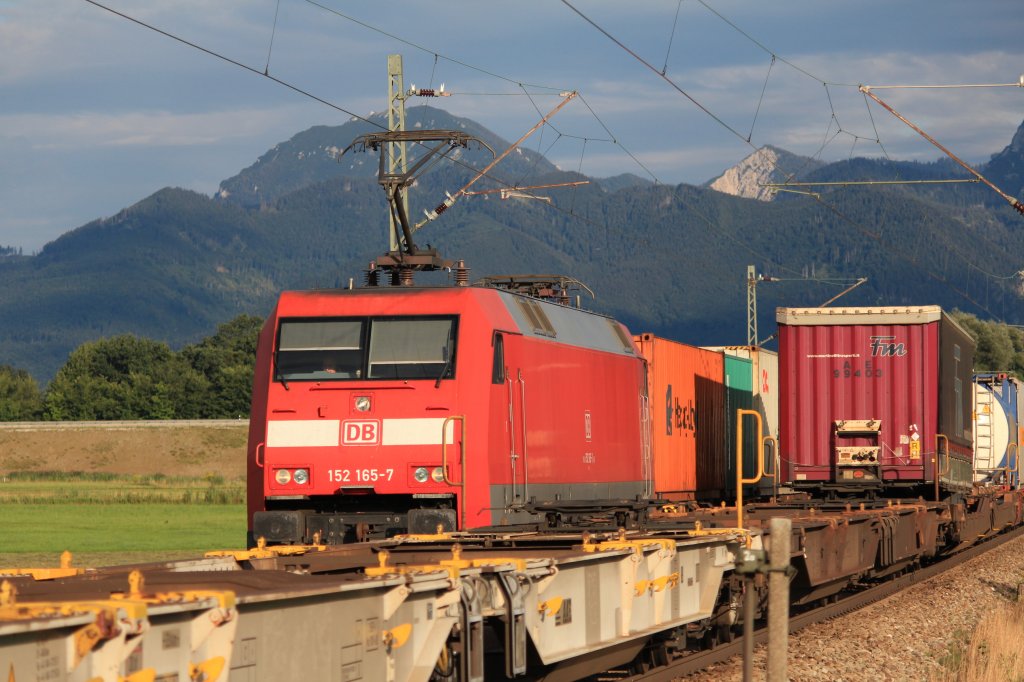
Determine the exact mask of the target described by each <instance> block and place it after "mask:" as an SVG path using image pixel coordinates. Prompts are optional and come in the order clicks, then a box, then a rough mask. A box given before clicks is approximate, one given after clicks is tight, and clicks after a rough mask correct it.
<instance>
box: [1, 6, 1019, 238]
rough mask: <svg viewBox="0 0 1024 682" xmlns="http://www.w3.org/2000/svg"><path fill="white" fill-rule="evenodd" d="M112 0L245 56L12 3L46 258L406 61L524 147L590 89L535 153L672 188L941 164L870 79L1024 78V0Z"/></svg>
mask: <svg viewBox="0 0 1024 682" xmlns="http://www.w3.org/2000/svg"><path fill="white" fill-rule="evenodd" d="M103 4H105V5H107V6H108V7H110V8H111V9H114V10H116V11H118V12H121V13H123V14H125V15H128V16H130V17H133V18H135V19H137V20H139V21H143V22H145V23H147V24H150V25H151V26H153V27H155V28H158V29H160V30H162V31H164V32H166V33H170V34H173V35H175V36H177V37H179V38H181V39H182V40H186V41H188V42H190V43H193V44H194V45H197V46H199V47H202V48H204V49H206V50H209V51H210V52H215V53H218V54H219V55H222V56H223V57H224V58H226V59H229V60H232V61H234V62H237V64H232V63H229V62H228V61H225V60H224V59H221V58H218V57H215V56H213V55H211V54H209V53H206V52H203V51H201V50H200V49H197V48H196V47H191V46H188V45H185V44H183V43H181V42H178V41H176V40H174V39H172V38H169V37H167V36H166V35H162V34H160V33H157V32H155V31H154V30H151V29H149V28H145V27H143V26H140V25H139V24H137V23H133V22H131V21H129V20H127V19H125V18H123V17H121V16H117V15H115V14H113V13H111V12H109V11H107V10H104V9H102V8H100V7H97V6H96V5H94V4H91V3H90V2H87V0H0V246H13V247H20V248H22V249H23V250H24V252H25V253H35V252H38V251H39V250H40V249H41V248H42V246H43V245H44V244H46V243H47V242H49V241H52V240H53V239H55V238H56V237H58V236H59V235H61V234H63V233H64V232H67V231H69V230H72V229H74V228H76V227H79V226H81V225H83V224H85V223H87V222H89V221H91V220H94V219H97V218H102V217H107V216H111V215H113V214H116V213H117V212H118V211H120V210H121V209H122V208H125V207H127V206H130V205H132V204H133V203H135V202H137V201H139V200H141V199H143V198H145V197H146V196H148V195H150V194H152V193H153V192H155V191H157V190H159V189H161V188H163V187H167V186H174V187H184V188H188V189H192V190H195V191H197V192H202V193H204V194H208V195H211V194H213V193H214V192H215V191H216V190H217V188H218V184H219V183H220V181H221V180H224V179H226V178H228V177H231V176H233V175H235V174H236V173H237V172H238V171H239V170H241V169H242V168H244V167H246V166H248V165H250V164H252V163H253V162H254V161H255V160H256V159H257V157H259V156H260V155H261V154H263V153H264V152H265V151H266V150H267V149H269V148H271V147H272V146H273V145H274V144H276V143H278V142H281V141H284V140H287V139H289V138H290V137H292V136H293V135H295V134H296V133H298V132H300V131H302V130H305V129H306V128H309V127H310V126H313V125H340V124H342V123H344V122H346V121H347V120H349V119H350V116H351V115H358V116H367V115H369V114H370V113H371V112H380V111H382V110H386V106H387V55H388V54H392V53H400V54H402V55H403V60H404V71H405V84H406V86H407V87H410V86H412V85H416V86H418V87H429V86H433V87H435V88H436V87H438V86H439V85H440V84H441V83H444V84H445V89H446V91H448V92H451V93H452V96H451V97H446V98H443V99H440V98H438V99H431V100H427V99H422V98H412V99H410V100H409V101H408V104H407V106H417V105H419V104H421V103H424V104H431V105H432V106H439V107H442V108H444V109H447V110H449V111H451V112H452V113H454V114H456V115H459V116H465V117H469V118H472V119H474V120H476V121H477V122H479V123H481V124H482V125H484V126H486V127H487V128H490V129H491V130H493V131H495V132H496V133H498V134H499V135H501V136H503V137H504V138H505V139H507V140H510V141H511V140H515V139H517V138H518V137H519V136H520V135H522V134H523V133H524V132H526V131H527V130H528V129H529V128H531V127H532V126H533V125H534V124H535V123H537V121H538V120H539V119H540V117H541V115H542V114H543V113H546V112H547V111H549V110H550V109H552V108H554V107H555V105H556V104H557V103H558V102H559V101H561V98H560V96H559V93H560V92H564V91H569V90H575V91H577V92H579V93H580V95H581V96H580V97H579V98H577V99H575V100H573V101H572V102H570V103H569V104H568V105H567V106H566V107H565V108H564V109H563V110H562V111H561V112H559V113H558V114H557V115H556V116H555V117H553V118H552V119H551V125H550V127H547V128H545V129H544V130H543V131H541V132H538V133H536V134H535V135H534V136H532V137H531V138H530V139H529V140H527V141H526V142H525V143H524V146H525V147H529V148H531V149H535V150H537V151H541V152H543V153H544V154H546V155H547V156H548V157H549V158H550V159H551V160H552V161H553V162H555V163H557V164H558V165H559V166H560V167H561V168H563V169H565V170H578V171H580V172H582V173H585V174H587V175H592V176H598V177H606V176H612V175H617V174H619V173H634V174H636V175H640V176H642V177H647V178H649V179H653V180H656V181H657V182H661V183H666V184H678V183H691V184H701V183H703V182H706V181H707V180H710V179H711V178H713V177H716V176H717V175H718V174H720V173H721V172H722V171H724V170H725V169H727V168H729V167H731V166H733V165H735V164H737V163H738V162H740V161H741V160H742V159H743V158H745V157H746V156H748V155H749V154H750V153H752V152H753V151H754V150H755V149H757V148H759V147H761V146H763V145H773V146H776V147H781V148H783V149H786V150H787V151H790V152H793V153H796V154H801V155H805V156H815V157H818V158H821V159H823V160H825V161H835V160H841V159H846V158H849V157H851V156H875V157H877V156H882V155H887V156H888V157H890V158H893V159H908V160H920V161H932V160H935V159H937V158H938V157H939V156H940V154H941V153H940V152H939V151H938V150H937V149H936V148H935V147H933V146H931V145H930V144H929V143H928V142H926V141H925V140H924V139H922V138H921V137H920V136H918V135H917V134H916V133H914V132H913V131H912V130H910V129H909V128H908V127H906V126H905V125H904V124H903V123H901V122H899V121H898V120H897V119H896V118H895V117H893V116H892V115H891V114H889V113H887V112H885V111H884V110H883V109H881V108H880V107H879V106H878V105H877V104H874V103H870V104H869V102H868V101H867V100H866V99H865V97H864V95H863V94H861V93H860V92H859V91H858V89H857V86H858V85H859V84H867V85H872V86H883V85H901V86H906V85H937V84H943V85H964V84H986V85H987V84H1010V83H1018V82H1019V80H1020V79H1021V77H1022V74H1024V40H1022V38H1021V36H1022V35H1024V11H1022V10H1024V7H1022V6H1021V5H1020V3H1019V0H972V1H971V2H938V3H937V2H934V0H932V1H930V2H928V1H925V0H900V1H898V2H894V1H893V0H885V1H882V0H858V1H857V2H822V1H821V0H775V1H773V2H751V1H750V0H745V1H744V0H703V1H702V0H639V1H638V0H634V1H631V2H622V0H566V1H561V0H516V1H515V2H493V1H489V0H443V1H441V0H416V1H409V0H390V1H389V2H386V3H385V2H380V1H379V0H348V1H343V0H216V1H215V2H210V1H208V0H174V1H173V2H172V1H170V0H109V2H106V1H104V3H103ZM581 15H583V16H581ZM588 19H589V21H588ZM591 22H592V23H591ZM595 24H596V27H595ZM601 29H603V31H604V33H603V32H602V31H601ZM609 35H610V37H609ZM613 39H614V40H613ZM615 41H617V42H615ZM631 52H632V54H631ZM641 60H643V61H641ZM643 62H646V64H645V63H643ZM238 64H241V65H244V66H239V65H238ZM648 65H649V66H648ZM244 67H248V68H244ZM264 73H267V74H269V75H270V76H273V77H274V78H276V79H278V80H280V81H284V82H286V83H288V84H290V85H291V86H293V87H294V88H298V89H301V90H304V91H306V92H307V93H309V94H310V95H314V96H316V97H318V98H320V99H322V100H326V101H327V102H329V103H330V104H331V105H333V106H328V105H326V104H323V103H321V102H318V101H316V100H314V99H312V98H311V97H309V96H306V95H303V94H300V93H298V92H296V91H295V90H294V89H292V88H289V87H285V86H283V85H281V84H280V83H277V82H275V81H273V80H271V79H270V78H267V77H265V76H264V75H263V74H264ZM874 92H875V94H877V95H878V96H880V97H881V98H882V99H883V100H885V101H886V102H887V103H889V104H890V105H891V106H893V107H895V108H896V109H897V110H898V111H899V112H900V113H902V114H903V115H904V116H906V117H907V118H909V119H910V120H911V121H913V122H914V123H916V124H917V125H918V126H920V127H922V128H923V129H924V130H926V131H927V132H928V133H929V134H931V135H932V136H933V137H935V138H936V139H938V140H939V141H940V142H941V143H942V144H943V145H945V146H946V147H947V148H949V149H950V150H951V151H953V152H954V153H956V154H957V155H959V156H961V157H962V158H964V159H965V160H967V161H968V162H970V163H973V164H977V163H981V162H984V161H985V160H987V159H988V157H989V156H991V155H992V154H994V153H996V152H998V151H1000V150H1002V149H1003V148H1004V147H1006V146H1007V145H1008V144H1009V142H1010V139H1011V138H1012V136H1013V134H1014V132H1015V131H1016V130H1017V128H1018V126H1020V125H1021V123H1022V121H1024V88H1022V87H991V88H946V89H910V88H894V89H885V90H881V89H880V90H875V91H874ZM348 142H349V140H339V141H338V146H342V147H343V146H345V145H347V144H348ZM495 175H498V176H499V177H500V167H499V169H498V170H496V171H495Z"/></svg>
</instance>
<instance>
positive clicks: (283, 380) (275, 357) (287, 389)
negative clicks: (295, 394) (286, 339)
mask: <svg viewBox="0 0 1024 682" xmlns="http://www.w3.org/2000/svg"><path fill="white" fill-rule="evenodd" d="M279 354H280V351H277V352H275V353H274V373H275V374H277V380H278V381H280V382H281V385H282V386H284V390H286V391H290V390H292V389H290V388H288V382H287V381H286V380H285V378H284V374H281V373H280V369H279V366H278V363H277V358H278V356H279Z"/></svg>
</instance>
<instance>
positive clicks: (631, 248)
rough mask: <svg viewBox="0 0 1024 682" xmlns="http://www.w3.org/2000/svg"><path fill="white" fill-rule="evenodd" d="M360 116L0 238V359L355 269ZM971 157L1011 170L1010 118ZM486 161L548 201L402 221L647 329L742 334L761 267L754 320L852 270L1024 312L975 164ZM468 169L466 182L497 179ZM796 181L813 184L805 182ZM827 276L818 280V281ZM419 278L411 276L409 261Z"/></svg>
mask: <svg viewBox="0 0 1024 682" xmlns="http://www.w3.org/2000/svg"><path fill="white" fill-rule="evenodd" d="M407 121H408V122H407V125H408V127H409V128H411V129H413V128H422V129H435V128H437V129H452V130H459V131H462V132H466V133H469V134H472V135H474V136H476V137H477V138H479V139H480V140H482V141H483V142H485V143H486V144H487V145H488V146H489V147H490V148H491V149H493V150H494V151H495V152H497V153H500V152H501V151H504V150H505V149H506V148H507V147H508V144H509V143H508V142H506V141H504V140H502V139H500V138H499V137H498V136H496V135H495V134H494V133H492V132H490V131H488V130H487V129H486V128H484V127H483V126H481V125H480V124H478V123H476V122H473V121H470V120H468V119H463V118H457V117H455V116H452V115H451V114H449V113H447V112H445V111H442V110H440V109H435V108H431V107H416V108H412V109H410V110H409V112H408V116H407ZM374 130H375V129H374V128H373V127H372V126H371V125H370V124H367V123H365V122H363V121H350V122H348V123H345V124H343V125H341V126H317V127H314V128H310V129H309V130H306V131H303V132H301V133H299V134H297V135H295V136H294V137H293V138H291V139H290V140H288V141H286V142H282V143H280V144H278V145H276V146H275V147H274V148H273V149H271V150H268V151H267V152H266V153H265V154H263V155H262V156H260V157H259V159H258V160H257V161H256V162H255V163H254V164H253V165H251V166H249V167H248V168H245V169H242V170H241V171H240V172H239V173H238V174H237V175H235V176H234V177H231V178H228V179H225V180H224V181H223V182H222V183H221V184H220V187H219V188H218V191H217V192H215V193H214V195H213V196H206V195H203V194H199V193H196V192H192V191H187V190H181V189H173V188H165V189H163V190H160V191H158V192H156V193H155V194H153V195H151V196H149V197H146V198H144V199H142V200H141V201H139V202H138V203H136V204H134V205H133V206H130V207H128V208H125V209H124V210H122V211H121V212H120V213H118V214H117V215H114V216H111V217H108V218H103V219H99V220H95V221H93V222H90V223H88V224H86V225H83V226H81V227H79V228H77V229H74V230H71V231H70V232H67V233H66V234H64V235H62V236H61V237H60V238H58V239H56V240H55V241H53V242H51V243H49V244H47V245H46V246H45V247H44V248H43V249H42V251H41V252H40V253H38V254H36V255H33V256H24V255H20V254H19V253H15V252H14V251H12V250H10V249H7V250H3V251H0V287H2V288H3V290H4V291H7V292H12V295H9V296H6V297H2V298H0V319H3V320H4V321H5V324H4V325H3V326H2V327H0V364H9V365H12V366H15V367H18V368H21V369H26V370H28V371H29V372H31V373H32V375H33V376H34V377H36V379H37V380H39V381H41V382H45V381H48V380H49V379H50V378H51V377H52V376H53V375H54V373H55V372H56V370H57V369H58V368H59V367H60V366H61V365H62V364H63V363H64V361H65V360H66V358H67V354H68V353H69V352H70V351H71V350H73V349H74V348H75V347H77V346H78V345H79V344H81V343H83V342H85V341H88V340H92V339H96V338H101V337H106V336H112V335H115V334H122V333H131V334H136V335H139V336H144V337H148V338H152V339H157V340H162V341H166V342H167V343H169V344H171V345H172V346H173V347H178V346H180V345H183V344H185V343H189V342H193V341H196V340H198V339H200V338H202V337H203V336H206V335H209V334H210V333H212V332H213V330H214V329H215V328H216V326H217V325H218V324H220V323H223V322H225V321H227V320H228V319H231V318H232V317H234V316H236V315H238V314H241V313H251V314H257V315H265V314H266V313H267V312H268V311H269V310H270V307H271V306H272V304H273V301H274V299H275V297H276V295H277V293H278V292H279V291H281V290H284V289H293V288H313V287H337V286H347V285H348V282H349V279H350V278H351V279H353V280H354V281H355V282H356V283H359V282H360V281H361V278H362V272H363V270H364V269H365V268H366V265H367V263H368V262H369V261H371V260H372V259H373V258H374V257H376V256H377V255H378V254H380V253H382V252H383V251H385V250H386V246H387V237H386V229H387V208H386V201H385V197H384V192H383V191H382V189H381V188H380V186H379V185H378V183H377V179H376V173H377V168H378V161H377V156H376V154H373V153H358V151H357V150H356V149H350V150H348V151H345V152H344V153H342V152H343V151H344V150H345V149H346V147H347V146H348V145H349V144H350V143H351V142H352V140H354V139H355V138H356V137H357V136H359V135H362V134H364V133H368V132H373V131H374ZM453 156H455V157H456V158H455V161H454V162H452V161H444V162H441V163H438V164H437V165H436V166H435V167H434V168H433V169H432V170H431V172H430V173H428V174H425V175H424V176H423V177H422V178H421V179H420V180H418V181H417V183H416V185H415V186H414V188H413V190H412V210H411V213H412V214H413V216H414V220H415V219H417V218H418V217H419V216H422V214H423V210H424V209H428V208H433V207H434V206H436V205H437V203H438V202H439V201H440V200H441V199H443V198H444V196H445V192H446V191H447V192H454V191H455V190H456V189H458V188H459V187H461V186H462V185H463V184H465V182H467V181H468V180H469V179H470V178H472V177H473V176H474V175H475V172H476V169H480V168H482V167H483V165H485V164H486V163H489V162H490V160H491V158H492V157H491V153H490V152H489V151H488V150H487V149H484V148H482V147H479V146H477V145H470V146H469V147H468V148H466V149H462V148H460V149H457V150H456V151H455V153H454V154H453ZM980 170H981V171H982V172H983V173H985V174H986V176H987V177H989V179H991V180H992V181H993V182H995V183H996V184H997V185H999V186H1000V187H1002V189H1003V190H1005V191H1007V192H1009V193H1010V194H1013V195H1014V196H1018V197H1020V196H1021V195H1022V191H1024V175H1022V171H1024V125H1022V127H1021V129H1019V130H1018V131H1017V133H1016V135H1015V136H1014V137H1013V139H1012V141H1011V142H1010V144H1009V145H1008V146H1007V147H1006V148H1004V149H1003V150H1001V151H999V152H997V153H995V154H994V155H993V156H992V158H991V159H990V160H989V161H988V162H987V163H986V164H984V165H983V166H982V167H981V168H980ZM489 175H491V176H493V177H497V178H500V179H501V180H503V181H505V182H507V183H509V184H511V185H518V186H525V185H539V184H554V183H566V182H584V181H585V182H588V183H589V184H585V185H579V186H575V187H565V188H556V189H549V190H535V191H532V192H530V194H533V195H534V196H545V197H549V198H550V203H548V201H546V200H542V199H536V198H528V197H524V196H513V197H509V198H507V199H502V198H500V195H499V194H497V193H495V194H483V195H477V196H471V197H463V198H461V199H460V200H459V201H458V202H457V203H456V204H455V205H454V206H453V207H452V208H451V209H449V210H448V211H447V212H446V213H445V214H444V215H443V216H442V217H441V218H440V219H438V220H436V221H434V222H431V223H428V224H427V225H426V226H425V227H424V228H423V229H422V230H421V231H419V232H417V233H416V239H417V242H419V243H421V244H427V243H429V244H431V245H432V246H435V247H437V248H438V249H439V250H440V251H441V252H442V253H443V254H444V255H445V256H447V257H449V258H462V259H465V260H466V261H467V263H468V264H469V265H470V267H471V268H472V278H473V279H475V278H477V277H483V276H485V275H494V274H509V273H559V274H567V275H570V276H573V277H575V278H577V279H579V280H581V281H583V282H585V283H586V284H587V286H588V287H589V288H590V289H591V290H593V291H594V292H595V294H596V297H595V298H594V299H593V300H590V299H589V297H587V298H586V299H585V302H584V305H585V306H587V307H590V308H593V309H597V310H600V311H602V312H605V313H608V314H612V315H615V316H616V317H618V318H620V319H622V320H623V321H624V322H626V323H627V325H629V326H630V328H631V329H634V330H635V331H641V330H643V331H652V332H655V333H658V334H661V335H665V336H670V337H673V338H678V339H680V340H683V341H687V342H690V343H699V344H707V345H727V344H742V343H745V342H746V338H745V334H746V286H747V282H746V267H747V265H748V264H754V265H755V266H756V268H757V270H758V272H763V273H765V274H767V275H770V276H773V277H772V278H771V280H769V281H765V282H762V283H759V284H758V298H759V301H760V304H761V308H760V310H759V311H758V313H759V315H758V316H759V324H760V329H761V331H762V335H763V336H768V335H769V334H770V332H771V330H772V329H773V328H774V309H775V307H776V306H782V305H786V306H803V305H819V304H820V303H822V302H823V301H825V300H827V299H829V298H831V297H832V296H834V295H835V294H837V293H839V292H840V291H842V290H843V289H844V288H845V287H846V286H848V285H849V283H850V282H852V281H853V280H854V279H855V278H858V277H867V278H868V281H867V283H866V284H864V285H862V286H860V287H858V288H857V289H855V290H854V291H852V292H851V293H849V294H847V295H846V296H845V297H844V298H842V299H841V304H845V305H903V304H908V305H909V304H939V305H942V306H944V307H946V308H959V309H961V310H966V311H969V312H973V313H976V314H978V315H979V316H982V317H988V318H999V319H1007V320H1016V319H1019V318H1022V317H1024V298H1022V293H1021V289H1020V285H1021V279H1020V277H1019V276H1018V275H1016V274H1015V273H1018V271H1020V270H1021V268H1022V264H1024V240H1022V239H1021V228H1022V227H1024V218H1022V217H1021V216H1020V215H1018V214H1017V213H1016V212H1014V211H1013V210H1012V209H1010V208H1009V207H1008V206H1007V204H1006V202H1005V201H1004V200H1002V199H1001V198H1000V197H999V196H998V195H996V194H995V193H993V192H991V190H988V189H987V188H985V187H982V186H980V185H977V184H968V185H927V184H922V185H880V186H867V187H865V186H849V187H835V186H828V187H820V188H817V189H813V190H811V189H808V190H807V193H805V194H795V193H792V192H773V193H766V192H765V191H764V190H765V188H764V186H763V185H764V184H766V183H767V182H780V181H785V180H786V179H790V180H792V179H793V178H797V179H799V180H801V181H803V182H841V181H854V180H896V179H899V180H927V179H949V178H963V177H965V176H966V173H965V171H963V169H961V168H959V167H958V166H956V165H955V164H953V163H952V162H947V161H944V160H943V161H937V162H934V163H912V162H896V161H890V160H887V159H883V160H875V159H862V158H853V159H849V160H847V161H843V162H839V163H831V164H824V163H821V162H819V161H816V160H813V159H807V158H804V157H799V156H796V155H793V154H789V153H788V152H785V150H780V149H776V148H771V147H766V148H763V149H761V150H758V151H757V152H755V153H754V154H752V155H751V157H748V159H745V160H744V161H743V162H741V163H740V164H738V165H737V166H736V167H734V168H731V169H729V170H728V171H726V172H725V173H723V174H722V176H720V177H718V178H715V179H712V180H711V181H709V182H708V183H706V184H705V185H704V186H700V187H698V186H693V185H685V184H684V185H675V186H669V185H662V184H656V183H653V182H650V181H648V180H645V179H643V178H640V177H638V176H635V175H631V174H622V175H618V176H616V177H613V178H605V179H600V178H589V177H586V176H582V175H579V174H577V173H572V172H567V171H563V170H560V169H559V168H557V167H556V166H555V165H554V164H552V163H551V162H550V161H548V160H547V159H545V158H544V157H543V156H542V155H540V154H539V153H537V152H536V151H533V150H529V149H526V148H525V147H522V148H520V149H518V150H516V152H515V153H513V154H510V155H509V157H508V158H507V159H506V160H504V161H503V162H502V163H501V164H500V165H499V166H498V167H497V168H496V169H495V170H494V171H493V173H491V174H489ZM498 187H499V185H497V184H495V183H494V182H492V181H491V180H488V179H484V180H482V181H481V182H479V183H477V185H476V186H475V187H474V189H477V188H479V189H497V188H498ZM812 191H813V194H811V192H812ZM826 279H827V280H830V281H829V282H824V281H823V280H826ZM425 281H426V280H425Z"/></svg>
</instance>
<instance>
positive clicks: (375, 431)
mask: <svg viewBox="0 0 1024 682" xmlns="http://www.w3.org/2000/svg"><path fill="white" fill-rule="evenodd" d="M341 444H342V445H379V444H380V421H378V420H376V419H371V420H367V421H355V420H347V421H344V422H342V423H341Z"/></svg>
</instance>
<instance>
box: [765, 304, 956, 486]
mask: <svg viewBox="0 0 1024 682" xmlns="http://www.w3.org/2000/svg"><path fill="white" fill-rule="evenodd" d="M777 321H778V323H779V363H780V371H779V383H780V389H781V390H780V407H779V413H780V427H779V433H780V440H781V442H780V452H781V459H782V473H783V480H784V482H786V483H790V484H792V485H794V486H795V487H798V488H799V487H822V486H824V487H828V486H829V485H831V486H835V487H838V488H843V487H846V488H848V489H852V490H856V489H857V488H858V487H863V486H871V487H876V488H883V489H886V490H889V491H897V490H899V489H901V488H902V489H905V490H907V491H908V492H915V491H916V492H920V486H921V484H924V483H928V482H933V481H934V480H935V459H936V451H937V449H938V450H939V451H940V452H941V456H940V457H939V460H940V464H939V468H940V478H941V480H942V482H943V487H945V488H948V489H953V490H955V489H960V488H963V487H964V486H965V485H969V483H968V482H969V480H970V471H969V469H970V455H971V420H970V411H971V396H970V381H971V368H972V364H973V359H974V343H973V341H972V340H971V338H970V336H969V335H968V334H967V333H966V332H964V331H963V330H962V329H961V328H960V327H959V326H958V325H956V323H955V322H953V321H952V320H951V319H950V318H949V317H948V316H946V315H945V313H943V312H942V311H941V309H939V308H938V307H937V306H925V307H914V308H893V307H884V308H870V309H867V308H779V309H778V314H777ZM947 452H948V453H951V455H952V457H950V458H946V457H945V454H946V453H947ZM965 470H966V475H965ZM915 486H916V487H917V488H915Z"/></svg>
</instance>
